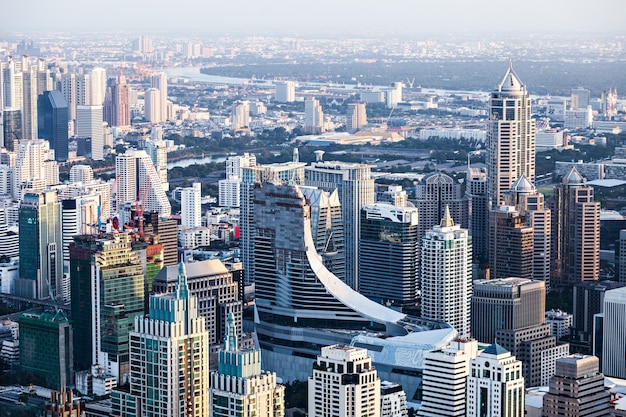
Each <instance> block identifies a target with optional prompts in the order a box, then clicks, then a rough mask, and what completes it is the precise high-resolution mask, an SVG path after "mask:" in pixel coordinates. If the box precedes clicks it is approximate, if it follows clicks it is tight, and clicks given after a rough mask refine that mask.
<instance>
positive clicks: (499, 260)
mask: <svg viewBox="0 0 626 417" xmlns="http://www.w3.org/2000/svg"><path fill="white" fill-rule="evenodd" d="M534 242H535V241H534V233H533V229H532V227H530V226H528V225H527V224H526V219H525V217H524V216H521V215H520V212H519V211H517V210H516V208H515V206H498V207H496V208H495V209H494V210H492V211H491V212H490V213H489V266H490V276H491V277H492V278H508V277H517V278H524V279H532V278H533V247H534Z"/></svg>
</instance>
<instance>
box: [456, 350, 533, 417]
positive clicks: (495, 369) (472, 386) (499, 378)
mask: <svg viewBox="0 0 626 417" xmlns="http://www.w3.org/2000/svg"><path fill="white" fill-rule="evenodd" d="M466 416H467V417H523V416H524V377H522V362H521V361H519V360H517V359H515V356H512V355H511V352H509V351H508V350H506V349H504V348H503V347H502V346H499V345H497V344H495V343H494V344H492V345H491V346H489V347H488V348H487V349H485V350H483V351H482V352H481V353H480V355H478V356H477V357H476V358H474V359H472V360H471V366H470V374H469V375H468V377H467V414H466Z"/></svg>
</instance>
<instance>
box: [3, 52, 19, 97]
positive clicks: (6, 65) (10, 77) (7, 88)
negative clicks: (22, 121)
mask: <svg viewBox="0 0 626 417" xmlns="http://www.w3.org/2000/svg"><path fill="white" fill-rule="evenodd" d="M17 72H18V71H16V69H15V61H13V59H11V58H9V60H8V61H7V62H0V81H1V82H2V84H1V85H0V98H2V102H0V109H6V108H7V107H13V108H18V109H21V108H22V106H21V97H19V98H18V97H17V96H16V87H17V86H16V73H17ZM20 81H21V80H20Z"/></svg>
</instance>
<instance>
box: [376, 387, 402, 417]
mask: <svg viewBox="0 0 626 417" xmlns="http://www.w3.org/2000/svg"><path fill="white" fill-rule="evenodd" d="M408 415H409V410H408V409H407V406H406V392H404V390H403V389H402V385H400V384H396V383H394V382H389V381H381V382H380V417H408Z"/></svg>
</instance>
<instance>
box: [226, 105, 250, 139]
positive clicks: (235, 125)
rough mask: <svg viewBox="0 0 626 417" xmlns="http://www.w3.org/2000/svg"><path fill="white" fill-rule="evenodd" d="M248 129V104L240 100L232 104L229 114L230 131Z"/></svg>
mask: <svg viewBox="0 0 626 417" xmlns="http://www.w3.org/2000/svg"><path fill="white" fill-rule="evenodd" d="M249 127H250V102H249V101H248V100H240V101H237V102H235V103H234V104H233V108H232V110H231V112H230V128H231V130H233V131H234V130H239V129H246V128H249Z"/></svg>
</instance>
